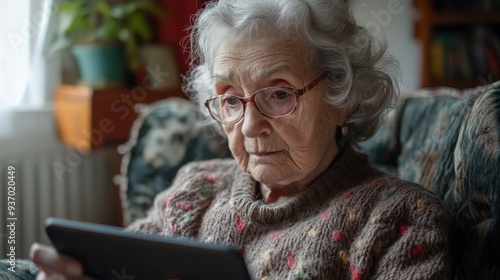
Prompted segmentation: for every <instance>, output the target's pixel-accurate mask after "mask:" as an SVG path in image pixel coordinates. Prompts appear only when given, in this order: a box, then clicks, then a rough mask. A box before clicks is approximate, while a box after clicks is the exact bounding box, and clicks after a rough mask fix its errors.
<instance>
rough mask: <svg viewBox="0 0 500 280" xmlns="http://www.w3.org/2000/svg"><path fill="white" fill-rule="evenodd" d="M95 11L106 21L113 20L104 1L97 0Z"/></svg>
mask: <svg viewBox="0 0 500 280" xmlns="http://www.w3.org/2000/svg"><path fill="white" fill-rule="evenodd" d="M96 9H97V11H98V12H100V13H101V15H102V16H103V17H104V18H105V19H106V20H107V21H108V20H111V19H112V18H113V13H112V11H111V7H110V6H109V5H108V3H107V2H106V1H105V0H97V3H96Z"/></svg>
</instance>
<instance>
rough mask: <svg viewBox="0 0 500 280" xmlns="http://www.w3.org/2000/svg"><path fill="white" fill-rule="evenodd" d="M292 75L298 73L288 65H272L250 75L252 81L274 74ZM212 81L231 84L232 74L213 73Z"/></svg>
mask: <svg viewBox="0 0 500 280" xmlns="http://www.w3.org/2000/svg"><path fill="white" fill-rule="evenodd" d="M282 72H287V73H293V74H295V75H297V74H298V71H297V69H296V68H295V67H291V66H290V65H289V64H284V63H279V64H275V65H272V66H270V67H262V68H261V70H259V71H255V72H253V73H251V74H250V75H251V76H252V79H253V80H262V79H265V78H267V77H269V76H271V75H273V74H276V73H282ZM212 79H213V80H219V81H225V82H233V81H234V80H235V79H234V72H220V73H214V74H213V75H212Z"/></svg>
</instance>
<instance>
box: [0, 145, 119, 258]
mask: <svg viewBox="0 0 500 280" xmlns="http://www.w3.org/2000/svg"><path fill="white" fill-rule="evenodd" d="M32 140H33V139H32ZM52 140H54V139H52ZM36 141H37V144H36V145H35V146H31V148H29V146H26V147H25V148H24V149H19V148H18V149H17V151H16V152H15V153H10V154H9V153H8V148H6V145H5V144H3V145H2V143H1V142H0V149H1V150H2V151H3V153H2V151H0V237H1V238H0V253H1V255H0V259H5V258H8V257H7V254H8V253H6V252H9V250H10V246H12V244H9V242H8V241H9V237H10V238H11V239H13V238H12V235H13V234H14V239H15V252H16V259H18V258H27V257H28V256H29V248H30V246H31V244H32V243H33V242H35V241H36V242H40V243H44V244H50V241H49V239H48V237H47V236H46V233H45V229H44V220H45V219H46V218H47V217H49V216H52V217H59V218H67V219H73V220H81V221H88V222H95V223H102V224H111V225H116V224H118V223H119V221H120V217H121V213H120V206H119V199H118V187H117V186H115V185H114V184H113V182H112V178H113V176H114V175H116V173H117V170H118V165H119V157H118V155H117V153H116V151H115V148H105V149H101V150H98V151H96V152H92V153H88V154H84V153H80V152H78V151H76V150H73V149H70V148H68V147H64V146H63V145H60V144H54V141H52V143H51V144H47V145H45V146H44V145H40V142H39V141H40V139H36ZM56 141H57V140H56ZM7 146H8V145H7ZM17 146H19V145H17ZM40 146H41V147H42V148H40ZM2 154H3V155H2ZM9 166H13V167H14V168H15V173H11V174H10V175H14V176H15V179H14V182H15V195H14V198H15V213H14V214H15V216H10V215H9V211H8V202H7V199H8V196H9V192H8V191H9V189H8V186H9V184H10V185H12V184H13V183H9V182H10V181H11V180H10V179H9V178H8V177H9V170H8V167H9ZM10 190H11V191H12V189H10ZM10 194H11V195H12V194H13V193H12V192H11V193H10ZM11 201H13V200H11ZM11 206H12V205H11ZM12 217H15V218H17V220H14V219H9V218H12ZM12 222H15V230H14V231H11V230H10V229H9V228H8V225H11V223H12Z"/></svg>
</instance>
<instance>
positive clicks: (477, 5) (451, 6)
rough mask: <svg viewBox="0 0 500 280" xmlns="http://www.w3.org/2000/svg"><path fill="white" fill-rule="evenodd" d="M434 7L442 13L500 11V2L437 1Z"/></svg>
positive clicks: (486, 0)
mask: <svg viewBox="0 0 500 280" xmlns="http://www.w3.org/2000/svg"><path fill="white" fill-rule="evenodd" d="M434 5H435V6H434V7H435V9H436V11H438V12H440V13H455V12H470V11H483V12H489V11H495V10H500V0H477V1H470V0H436V1H434Z"/></svg>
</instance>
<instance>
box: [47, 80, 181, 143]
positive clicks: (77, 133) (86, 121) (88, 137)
mask: <svg viewBox="0 0 500 280" xmlns="http://www.w3.org/2000/svg"><path fill="white" fill-rule="evenodd" d="M169 97H185V95H184V94H183V93H182V91H181V90H180V89H179V90H171V91H151V90H146V89H145V88H144V87H135V88H130V89H128V88H109V89H93V88H90V87H87V86H74V85H60V86H59V87H58V88H57V90H56V95H55V120H56V125H57V129H58V133H59V137H60V139H61V140H62V142H64V143H65V144H67V145H69V146H71V147H72V148H75V149H78V150H80V151H89V150H92V149H95V148H99V147H102V146H103V145H106V144H122V143H124V142H126V141H127V140H128V138H129V135H130V129H131V127H132V124H133V122H134V120H135V119H136V117H137V112H136V110H135V107H136V105H138V104H147V103H151V102H154V101H158V100H161V99H165V98H169Z"/></svg>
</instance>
